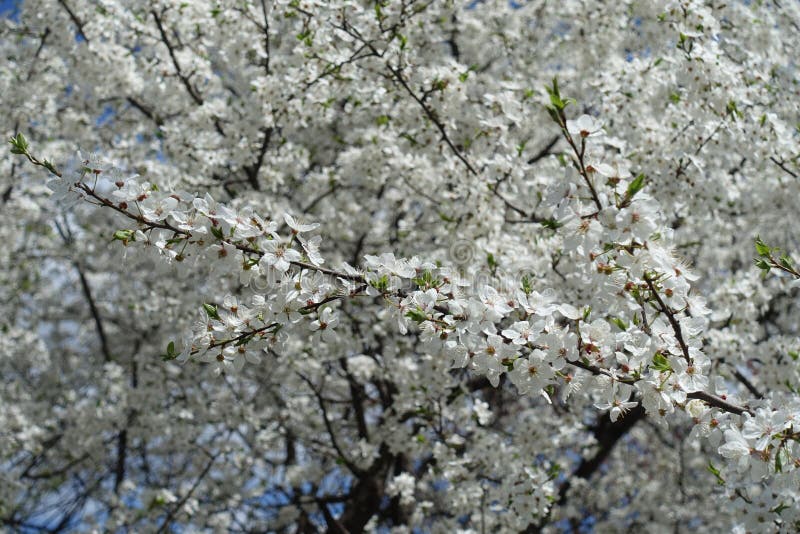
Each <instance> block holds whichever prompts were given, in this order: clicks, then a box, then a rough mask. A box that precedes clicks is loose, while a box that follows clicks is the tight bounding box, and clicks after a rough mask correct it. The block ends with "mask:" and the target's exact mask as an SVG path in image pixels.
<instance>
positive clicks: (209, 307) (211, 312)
mask: <svg viewBox="0 0 800 534" xmlns="http://www.w3.org/2000/svg"><path fill="white" fill-rule="evenodd" d="M203 309H204V310H205V311H206V314H208V317H209V318H211V319H216V320H217V321H219V320H220V318H219V313H218V312H217V307H216V306H215V305H213V304H209V303H207V302H204V303H203Z"/></svg>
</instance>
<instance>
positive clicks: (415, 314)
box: [406, 308, 428, 323]
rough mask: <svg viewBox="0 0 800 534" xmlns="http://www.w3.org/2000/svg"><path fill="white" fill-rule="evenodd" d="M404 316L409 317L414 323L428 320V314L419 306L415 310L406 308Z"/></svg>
mask: <svg viewBox="0 0 800 534" xmlns="http://www.w3.org/2000/svg"><path fill="white" fill-rule="evenodd" d="M406 317H408V318H409V319H411V320H412V321H414V322H415V323H421V322H423V321H427V320H428V315H427V314H426V313H425V312H424V311H422V310H420V309H419V308H417V309H415V310H408V311H407V312H406Z"/></svg>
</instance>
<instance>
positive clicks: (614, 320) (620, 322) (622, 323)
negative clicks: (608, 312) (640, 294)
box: [611, 317, 628, 332]
mask: <svg viewBox="0 0 800 534" xmlns="http://www.w3.org/2000/svg"><path fill="white" fill-rule="evenodd" d="M611 322H612V323H614V324H615V325H617V328H619V329H620V330H622V331H623V332H624V331H625V330H627V329H628V325H627V324H626V323H625V321H623V320H622V319H620V318H619V317H612V318H611Z"/></svg>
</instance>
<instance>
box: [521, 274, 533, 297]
mask: <svg viewBox="0 0 800 534" xmlns="http://www.w3.org/2000/svg"><path fill="white" fill-rule="evenodd" d="M522 291H523V293H525V294H526V295H530V294H531V293H533V286H532V285H531V279H530V277H528V275H527V274H525V275H523V276H522Z"/></svg>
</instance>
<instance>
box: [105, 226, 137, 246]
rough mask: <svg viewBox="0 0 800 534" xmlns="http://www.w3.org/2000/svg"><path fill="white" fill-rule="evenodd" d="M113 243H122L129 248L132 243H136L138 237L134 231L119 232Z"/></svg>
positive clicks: (115, 233)
mask: <svg viewBox="0 0 800 534" xmlns="http://www.w3.org/2000/svg"><path fill="white" fill-rule="evenodd" d="M111 241H122V244H123V245H126V246H127V244H128V243H129V242H130V241H136V236H135V234H134V232H133V230H117V231H116V232H114V237H113V238H112V239H111Z"/></svg>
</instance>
